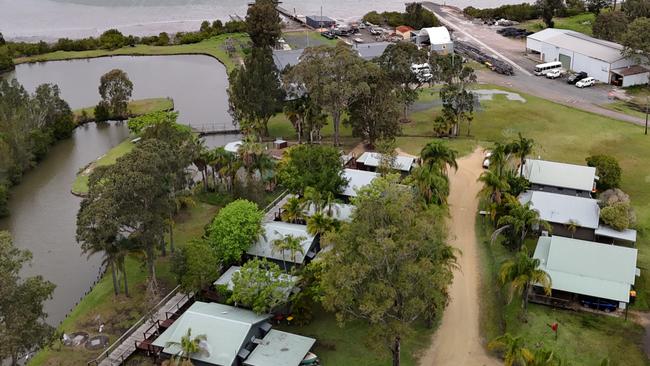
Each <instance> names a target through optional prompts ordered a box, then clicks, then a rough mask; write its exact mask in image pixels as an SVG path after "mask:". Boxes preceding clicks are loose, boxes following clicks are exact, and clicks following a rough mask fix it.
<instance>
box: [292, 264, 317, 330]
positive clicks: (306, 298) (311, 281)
mask: <svg viewBox="0 0 650 366" xmlns="http://www.w3.org/2000/svg"><path fill="white" fill-rule="evenodd" d="M297 275H298V278H299V280H298V283H297V287H298V288H299V289H300V291H298V292H297V293H296V294H294V295H293V297H292V299H291V305H292V306H291V312H292V313H293V315H294V317H295V322H296V323H297V324H298V325H301V326H302V325H306V324H309V323H310V322H311V320H312V318H313V313H314V309H315V308H316V307H317V306H318V305H319V304H320V302H321V299H322V297H323V291H322V287H321V278H322V276H323V262H322V261H312V262H309V263H308V264H307V265H305V266H302V267H301V268H300V271H299V272H298V274H297Z"/></svg>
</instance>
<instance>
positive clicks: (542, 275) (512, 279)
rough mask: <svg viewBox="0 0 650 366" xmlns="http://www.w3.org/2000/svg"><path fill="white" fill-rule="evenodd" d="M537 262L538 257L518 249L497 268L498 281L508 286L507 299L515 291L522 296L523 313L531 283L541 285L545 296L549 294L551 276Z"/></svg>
mask: <svg viewBox="0 0 650 366" xmlns="http://www.w3.org/2000/svg"><path fill="white" fill-rule="evenodd" d="M539 264H540V261H539V259H537V258H531V257H530V256H529V255H528V254H527V253H525V252H524V251H519V252H517V254H516V255H515V257H514V258H512V259H508V260H506V261H504V262H503V263H502V264H501V268H500V269H499V282H501V284H502V285H504V286H505V285H508V286H509V293H510V297H509V298H510V299H509V301H512V298H513V296H514V294H515V293H517V294H519V295H521V296H522V304H521V305H522V307H523V310H524V314H526V310H527V308H528V293H529V291H530V288H531V286H532V285H535V284H536V285H540V286H542V287H543V288H544V292H545V293H546V295H547V296H548V295H550V294H551V277H550V276H549V275H548V273H546V271H544V270H542V269H539Z"/></svg>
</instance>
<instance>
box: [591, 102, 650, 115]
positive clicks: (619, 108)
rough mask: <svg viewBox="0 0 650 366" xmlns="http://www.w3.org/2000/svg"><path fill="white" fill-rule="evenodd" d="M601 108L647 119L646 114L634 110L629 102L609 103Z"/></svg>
mask: <svg viewBox="0 0 650 366" xmlns="http://www.w3.org/2000/svg"><path fill="white" fill-rule="evenodd" d="M601 107H603V108H606V109H609V110H612V111H614V112H619V113H624V114H627V115H629V116H633V117H638V118H645V116H646V114H645V113H644V112H641V111H638V110H636V109H634V108H633V107H632V106H631V105H630V104H629V103H628V102H625V101H622V100H617V101H615V102H612V103H607V104H603V105H601Z"/></svg>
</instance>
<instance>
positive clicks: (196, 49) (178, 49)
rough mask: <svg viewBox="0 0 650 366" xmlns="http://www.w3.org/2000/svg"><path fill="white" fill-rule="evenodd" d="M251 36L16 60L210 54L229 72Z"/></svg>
mask: <svg viewBox="0 0 650 366" xmlns="http://www.w3.org/2000/svg"><path fill="white" fill-rule="evenodd" d="M228 38H232V39H233V40H234V41H235V44H236V45H238V46H237V47H236V48H237V52H236V54H235V55H233V56H234V57H230V56H229V55H228V53H227V52H226V50H225V47H224V45H225V42H226V40H227V39H228ZM247 44H248V35H247V34H244V33H234V34H222V35H219V36H215V37H212V38H210V39H206V40H203V41H201V42H199V43H193V44H185V45H172V46H149V45H136V46H134V47H129V46H127V47H122V48H118V49H116V50H92V51H57V52H51V53H46V54H43V55H37V56H31V57H19V58H16V59H14V63H15V64H16V65H18V64H22V63H27V62H44V61H58V60H72V59H80V58H95V57H106V56H160V55H207V56H212V57H214V58H216V59H217V60H219V61H221V63H223V64H224V65H225V66H226V69H228V71H230V70H232V69H233V68H234V67H235V65H236V64H237V59H238V58H239V57H241V55H242V54H243V49H244V48H247V47H248V46H247Z"/></svg>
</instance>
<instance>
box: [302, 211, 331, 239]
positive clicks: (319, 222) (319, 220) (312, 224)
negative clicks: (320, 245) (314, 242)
mask: <svg viewBox="0 0 650 366" xmlns="http://www.w3.org/2000/svg"><path fill="white" fill-rule="evenodd" d="M335 229H336V221H335V220H334V219H333V218H331V217H330V216H328V215H326V214H325V213H324V212H322V211H320V212H316V213H314V214H313V215H312V217H310V218H309V219H307V232H308V233H309V234H311V235H313V236H318V235H323V234H325V233H326V232H329V231H334V230H335Z"/></svg>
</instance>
